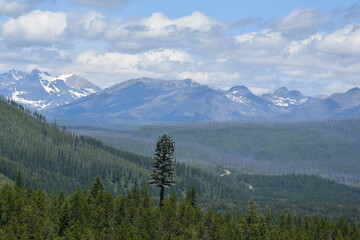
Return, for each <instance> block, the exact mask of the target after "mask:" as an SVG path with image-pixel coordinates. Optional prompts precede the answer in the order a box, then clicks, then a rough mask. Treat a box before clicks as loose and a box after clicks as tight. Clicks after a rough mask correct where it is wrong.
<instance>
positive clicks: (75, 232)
mask: <svg viewBox="0 0 360 240" xmlns="http://www.w3.org/2000/svg"><path fill="white" fill-rule="evenodd" d="M0 194H1V199H0V216H1V217H0V239H9V240H10V239H74V240H75V239H76V240H77V239H184V240H185V239H216V240H218V239H226V240H228V239H251V240H257V239H259V240H262V239H269V240H270V239H274V240H275V239H276V240H277V239H284V240H289V239H299V240H300V239H301V240H303V239H316V240H318V239H336V240H338V239H349V240H350V239H351V240H358V239H360V229H359V228H358V227H357V226H356V225H355V224H354V223H352V224H350V223H348V222H347V221H346V220H345V219H344V218H339V219H338V220H337V221H329V220H327V219H325V218H322V217H318V216H313V217H301V216H294V215H292V214H291V213H283V214H280V216H277V217H274V215H272V214H271V213H266V214H260V213H259V212H258V210H257V207H256V203H255V202H253V201H250V202H249V203H248V204H247V207H246V210H245V211H243V212H234V213H231V214H230V213H227V214H220V213H218V212H216V211H212V210H208V211H203V210H202V209H201V208H200V207H199V206H198V198H197V195H196V192H195V190H194V189H193V188H191V189H189V190H188V191H187V192H186V197H185V198H184V199H183V200H181V201H179V200H178V196H177V194H176V193H172V194H170V195H168V197H167V198H166V199H165V200H164V202H163V206H162V207H154V202H153V201H152V197H151V195H150V194H149V190H148V188H147V186H144V187H143V188H142V189H138V188H134V189H133V190H132V191H131V192H129V193H128V194H126V195H117V196H113V195H112V194H110V193H109V192H107V191H105V190H104V186H103V185H102V183H101V180H100V178H97V179H96V180H95V182H94V183H93V184H92V185H91V187H90V188H89V189H88V190H86V191H81V190H76V191H75V192H73V193H71V194H69V195H68V196H66V197H65V196H64V195H63V194H60V195H57V194H55V195H50V196H48V195H46V194H45V193H44V192H43V191H42V190H37V191H34V190H31V189H23V188H22V187H21V185H19V184H17V185H16V186H15V187H12V186H9V185H4V186H3V187H1V189H0Z"/></svg>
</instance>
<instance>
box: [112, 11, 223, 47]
mask: <svg viewBox="0 0 360 240" xmlns="http://www.w3.org/2000/svg"><path fill="white" fill-rule="evenodd" d="M225 28H226V25H225V24H223V23H220V22H218V21H215V20H213V19H211V18H209V17H208V16H206V15H205V14H203V13H200V12H194V13H192V14H191V15H189V16H184V17H180V18H174V19H171V18H168V17H167V16H165V15H164V14H163V13H153V14H152V15H151V16H150V17H147V18H143V19H140V20H130V21H124V20H117V21H113V22H112V23H111V24H110V26H109V28H108V31H107V32H106V34H105V37H106V40H107V41H108V42H109V43H110V44H111V46H112V47H113V48H115V49H117V50H119V51H144V50H150V49H157V48H180V47H182V48H187V47H194V45H201V46H203V45H208V44H209V41H213V40H214V39H216V38H217V36H222V33H221V32H222V31H224V29H225Z"/></svg>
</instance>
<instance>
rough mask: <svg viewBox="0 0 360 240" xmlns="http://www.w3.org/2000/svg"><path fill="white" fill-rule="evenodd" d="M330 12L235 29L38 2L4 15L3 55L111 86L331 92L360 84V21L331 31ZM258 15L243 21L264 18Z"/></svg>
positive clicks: (197, 17)
mask: <svg viewBox="0 0 360 240" xmlns="http://www.w3.org/2000/svg"><path fill="white" fill-rule="evenodd" d="M0 1H3V0H0ZM90 2H91V1H90ZM90 2H88V3H87V4H88V6H90V5H91V4H95V2H92V3H91V4H90ZM83 4H85V3H83ZM99 4H100V3H99ZM104 4H105V3H104ZM327 18H328V15H327V14H325V13H322V12H320V11H317V10H314V9H296V10H294V11H292V12H290V13H289V14H288V15H286V16H285V17H284V18H283V19H281V20H280V21H278V22H276V23H275V24H273V25H271V24H265V25H267V26H268V28H267V29H261V30H259V31H253V32H245V31H244V30H243V29H242V30H241V31H243V33H242V34H238V35H235V36H234V32H232V30H230V31H227V30H229V29H230V26H228V25H226V24H224V23H221V22H219V21H216V20H214V19H212V18H210V17H208V16H207V15H205V14H204V13H200V12H194V13H192V14H190V15H187V16H183V17H179V18H170V17H168V16H166V15H165V14H164V13H153V14H152V15H151V16H149V17H145V18H142V19H134V18H132V19H120V18H109V17H107V16H106V15H103V14H100V13H99V12H96V11H89V12H87V13H80V12H69V13H61V12H60V13H59V12H49V11H39V10H37V11H33V12H30V13H28V14H25V15H21V16H20V17H17V18H11V19H8V20H7V21H6V22H5V23H4V25H3V27H2V29H1V31H2V39H1V38H0V51H1V56H0V59H1V61H2V65H1V66H2V67H4V66H10V65H11V64H13V65H14V63H18V65H20V66H25V67H26V66H30V67H31V66H33V65H36V66H38V67H41V68H42V69H49V71H50V70H51V68H54V69H55V70H53V71H50V72H57V73H59V74H61V73H63V72H69V71H70V72H75V73H77V74H79V75H81V76H84V77H88V78H89V79H90V80H92V81H94V82H95V83H97V84H99V85H101V86H103V87H107V86H109V85H111V84H114V83H117V82H118V81H119V80H126V79H129V78H137V77H142V76H145V77H157V78H163V79H181V78H193V79H194V80H196V81H199V82H200V83H203V84H209V85H212V86H218V87H222V88H227V87H230V86H233V85H246V86H248V87H250V89H251V90H254V91H255V92H257V93H262V92H264V91H268V90H274V88H278V87H280V86H282V85H288V84H291V83H293V82H296V83H298V86H317V87H316V88H309V89H308V92H305V93H310V94H311V93H321V92H325V93H328V92H327V91H329V89H330V88H328V86H330V85H332V86H334V88H336V86H339V88H340V86H346V87H347V86H354V85H358V84H359V80H358V77H357V76H359V75H360V63H358V58H359V54H360V50H359V49H360V24H358V23H353V24H349V25H347V26H345V27H342V28H341V29H337V30H335V31H333V32H330V33H329V32H327V31H321V29H324V27H326V26H327V24H328V19H327ZM317 19H318V20H319V22H320V23H319V22H317V21H316V20H317ZM250 20H251V21H250ZM250 20H249V21H248V22H244V23H242V22H241V23H239V26H240V25H241V24H245V25H246V24H252V22H254V24H256V22H257V21H260V19H256V18H253V19H250ZM258 25H259V26H258V27H261V26H260V24H258ZM261 25H262V26H265V25H263V24H261ZM237 31H239V29H237ZM297 33H299V35H296V34H297ZM63 44H65V45H63ZM4 64H5V65H4ZM16 66H17V65H16ZM11 68H13V67H11ZM340 83H342V84H343V85H341V84H340ZM304 88H306V87H304ZM342 88H344V87H342ZM300 90H302V89H300Z"/></svg>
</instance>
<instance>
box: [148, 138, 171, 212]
mask: <svg viewBox="0 0 360 240" xmlns="http://www.w3.org/2000/svg"><path fill="white" fill-rule="evenodd" d="M174 150H175V142H174V141H173V140H172V139H171V137H170V136H168V135H167V134H164V135H162V136H161V137H160V138H159V140H158V142H157V144H156V149H155V153H154V162H153V168H152V174H151V178H150V180H149V184H151V185H155V186H157V187H159V188H160V201H159V205H160V206H162V205H163V200H164V190H165V188H166V187H170V186H174V185H175V176H174V175H175V162H174Z"/></svg>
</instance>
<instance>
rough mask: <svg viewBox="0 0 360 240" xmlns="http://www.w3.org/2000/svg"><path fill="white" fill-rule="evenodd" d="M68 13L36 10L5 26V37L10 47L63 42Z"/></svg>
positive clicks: (11, 20) (9, 21)
mask: <svg viewBox="0 0 360 240" xmlns="http://www.w3.org/2000/svg"><path fill="white" fill-rule="evenodd" d="M66 27H67V24H66V13H55V12H49V11H44V12H43V11H40V10H36V11H33V12H31V13H28V14H26V15H22V16H20V17H18V18H11V19H9V20H8V21H6V22H5V23H4V25H3V29H2V30H3V32H2V34H3V37H4V39H5V41H6V42H7V43H8V44H9V45H51V44H55V43H59V42H62V41H63V40H64V39H63V34H64V32H65V30H66Z"/></svg>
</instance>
